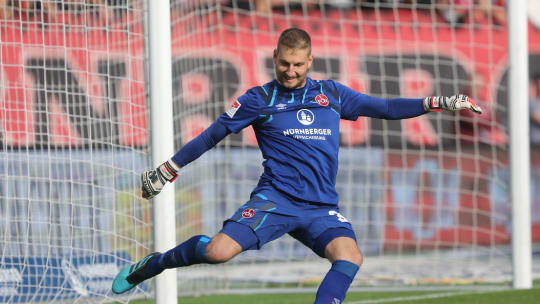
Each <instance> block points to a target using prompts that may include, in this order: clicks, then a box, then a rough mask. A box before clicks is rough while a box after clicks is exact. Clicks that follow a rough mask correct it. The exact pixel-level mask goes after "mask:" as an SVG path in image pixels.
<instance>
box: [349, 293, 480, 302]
mask: <svg viewBox="0 0 540 304" xmlns="http://www.w3.org/2000/svg"><path fill="white" fill-rule="evenodd" d="M473 293H476V292H474V291H472V292H471V291H462V292H445V293H435V294H428V295H420V296H409V297H397V298H386V299H377V300H362V301H355V302H346V303H345V304H376V303H391V302H404V301H415V300H424V299H437V298H445V297H452V296H460V295H466V294H473Z"/></svg>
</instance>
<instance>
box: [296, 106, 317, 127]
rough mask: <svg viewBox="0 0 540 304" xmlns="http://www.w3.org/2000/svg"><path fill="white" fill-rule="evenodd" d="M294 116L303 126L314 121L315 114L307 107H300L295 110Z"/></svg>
mask: <svg viewBox="0 0 540 304" xmlns="http://www.w3.org/2000/svg"><path fill="white" fill-rule="evenodd" d="M296 118H297V119H298V121H299V122H300V123H301V124H303V125H304V126H309V125H310V124H312V123H313V122H314V121H315V115H313V112H311V111H310V110H308V109H302V110H299V111H298V112H296Z"/></svg>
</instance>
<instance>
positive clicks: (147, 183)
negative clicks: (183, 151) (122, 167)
mask: <svg viewBox="0 0 540 304" xmlns="http://www.w3.org/2000/svg"><path fill="white" fill-rule="evenodd" d="M179 170H180V168H179V167H178V166H177V165H176V164H175V163H174V162H173V161H172V160H168V161H166V162H164V163H163V164H161V165H160V166H159V167H157V168H156V169H155V170H148V171H145V172H143V174H142V175H141V182H142V197H144V198H146V199H151V198H153V197H154V196H156V195H158V194H159V193H160V192H161V190H162V189H163V186H165V183H166V182H170V183H172V182H173V181H174V180H175V179H176V178H177V177H178V171H179Z"/></svg>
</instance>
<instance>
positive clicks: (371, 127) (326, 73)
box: [0, 10, 540, 147]
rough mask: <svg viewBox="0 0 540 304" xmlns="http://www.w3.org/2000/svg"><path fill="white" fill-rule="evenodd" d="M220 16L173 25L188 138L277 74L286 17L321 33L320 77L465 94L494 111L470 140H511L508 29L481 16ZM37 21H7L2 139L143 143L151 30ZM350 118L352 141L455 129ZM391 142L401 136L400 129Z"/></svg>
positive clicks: (365, 88)
mask: <svg viewBox="0 0 540 304" xmlns="http://www.w3.org/2000/svg"><path fill="white" fill-rule="evenodd" d="M217 17H218V15H217V14H209V15H206V16H204V17H195V16H194V17H193V18H192V19H189V18H185V17H183V19H181V20H182V22H176V23H174V27H173V29H172V33H173V36H172V37H173V73H174V74H173V78H174V80H173V81H174V83H173V88H174V98H175V110H176V111H179V110H189V111H187V112H189V113H190V114H189V115H184V116H182V118H183V119H182V121H181V122H178V125H177V126H176V129H177V130H181V134H182V142H185V141H187V140H189V139H190V138H192V137H193V136H195V135H196V134H198V133H199V132H200V131H201V130H202V129H204V128H205V127H206V126H207V125H208V124H210V123H211V121H213V120H214V119H215V118H216V117H217V116H218V115H219V114H221V112H222V111H223V109H224V108H225V106H226V105H228V104H230V103H231V102H232V101H234V99H235V98H236V97H237V96H239V95H240V94H242V93H243V92H244V91H245V90H246V89H248V88H250V87H252V86H254V85H258V84H260V83H263V82H266V81H269V80H270V79H271V78H272V77H273V68H272V65H273V63H272V61H271V55H272V50H273V48H274V47H275V43H276V39H277V35H278V34H279V33H280V31H281V30H283V29H285V28H287V27H289V26H301V27H304V28H306V29H307V30H308V31H309V32H310V34H311V35H312V38H313V54H314V56H315V62H314V65H313V67H312V71H311V76H312V77H313V78H332V79H335V80H337V81H340V82H342V83H344V84H347V85H349V86H350V87H352V88H353V89H356V90H358V91H361V92H366V93H369V94H372V95H377V96H388V97H393V96H403V97H418V96H426V95H431V94H440V95H452V94H455V93H457V92H463V93H468V94H470V95H473V96H474V97H475V98H476V99H477V100H478V101H479V102H481V103H482V104H483V106H484V108H486V109H487V111H486V112H487V113H485V114H483V115H482V116H481V117H480V118H479V119H473V118H472V117H467V116H465V117H462V122H463V123H462V124H463V126H464V127H463V128H460V130H459V131H458V132H459V133H460V135H463V137H462V138H464V139H465V141H470V140H480V141H481V142H487V143H489V144H505V143H506V135H505V134H504V132H502V131H501V129H499V128H498V127H497V126H498V125H500V124H504V122H505V121H506V112H501V113H497V112H496V111H494V110H491V109H494V108H495V107H494V105H495V104H498V105H501V106H503V107H502V109H504V105H505V104H506V103H507V101H506V77H507V66H506V65H507V31H506V29H495V27H493V26H488V25H487V24H476V25H475V26H468V25H465V26H464V27H463V28H460V29H455V30H452V29H450V28H449V26H448V25H447V24H446V23H444V21H442V20H439V19H436V20H433V18H432V16H431V15H430V14H418V13H414V12H412V11H408V10H403V11H400V12H399V13H393V12H383V13H381V14H372V13H365V14H364V15H356V13H354V12H351V13H350V14H348V15H344V16H341V15H340V16H339V18H338V16H328V17H326V18H323V17H321V16H319V15H318V14H317V13H313V15H312V16H311V18H309V19H306V18H304V17H303V16H295V15H292V16H288V17H285V16H279V15H274V16H273V17H272V18H263V17H260V16H256V15H251V14H249V13H247V14H225V15H223V18H222V19H218V18H217ZM397 21H399V26H396V24H397V23H396V22H397ZM38 25H39V24H36V23H23V22H20V21H9V20H3V22H2V24H1V26H2V27H1V38H2V45H1V70H0V79H1V84H2V86H1V87H0V90H1V91H0V96H3V107H2V109H1V112H0V115H1V116H0V119H2V121H3V127H2V140H3V141H4V143H5V144H6V145H8V146H15V147H40V146H47V147H48V146H86V145H90V144H95V143H96V142H98V143H99V142H107V141H111V138H113V139H114V140H113V141H114V142H113V144H116V145H123V146H132V145H134V146H145V145H146V144H147V142H148V139H147V136H148V134H147V132H146V129H147V121H146V92H145V77H144V75H145V72H144V64H145V59H144V41H143V35H142V32H143V28H142V27H141V26H133V25H130V26H129V27H126V28H112V29H109V30H105V28H104V27H99V26H96V27H84V26H77V24H72V25H66V26H59V25H58V24H57V25H51V26H48V27H45V28H44V27H39V26H38ZM529 33H530V34H529V36H530V37H529V40H530V60H529V62H530V64H531V73H538V72H540V65H539V64H538V62H540V33H539V30H538V29H535V28H534V27H533V26H530V27H529ZM499 108H501V107H499ZM499 114H501V115H499ZM430 122H431V123H430ZM472 124H476V125H477V126H478V128H474V127H473V125H472ZM342 127H343V128H342V135H343V136H342V144H344V145H361V144H364V143H366V142H369V143H370V144H372V145H378V144H382V142H383V140H384V139H383V138H382V135H381V134H382V133H381V132H380V131H383V130H384V131H386V132H398V133H400V132H402V131H404V130H405V131H407V132H403V136H404V137H405V138H406V140H407V142H408V143H409V144H410V145H411V146H413V147H414V146H436V145H437V142H438V141H439V140H441V138H439V136H438V134H441V133H453V132H455V131H456V130H455V124H454V122H452V121H450V120H448V121H447V120H445V119H443V120H439V123H435V121H434V120H431V121H430V118H428V116H424V117H419V118H416V119H410V120H405V121H402V122H388V123H387V124H386V126H385V127H383V126H382V124H381V122H380V121H368V120H367V119H364V118H362V119H359V121H357V122H344V123H343V126H342ZM473 130H479V132H483V133H482V134H475V133H474V131H473ZM245 133H246V134H245V135H244V136H243V141H244V142H245V143H247V144H249V145H256V142H255V139H254V136H253V134H251V133H250V132H249V131H248V132H245ZM479 135H480V136H479ZM471 136H473V137H471ZM474 136H476V137H474ZM398 137H399V136H398ZM442 140H444V139H442ZM389 142H390V143H395V144H397V145H398V146H399V145H401V139H392V138H390V140H389Z"/></svg>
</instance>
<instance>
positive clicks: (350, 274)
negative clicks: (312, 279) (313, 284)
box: [315, 228, 362, 304]
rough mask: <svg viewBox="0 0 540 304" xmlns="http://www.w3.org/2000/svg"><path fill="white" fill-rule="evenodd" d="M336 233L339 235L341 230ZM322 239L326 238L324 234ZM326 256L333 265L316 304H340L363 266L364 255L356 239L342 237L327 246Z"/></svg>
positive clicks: (320, 289)
mask: <svg viewBox="0 0 540 304" xmlns="http://www.w3.org/2000/svg"><path fill="white" fill-rule="evenodd" d="M338 229H339V228H338ZM330 231H332V230H330ZM334 231H335V232H336V231H337V232H338V233H339V230H334ZM335 232H334V233H335ZM351 232H352V231H351ZM331 234H333V233H332V232H330V233H326V235H328V236H327V237H330V236H331ZM322 237H323V238H324V237H325V234H324V233H323V236H322ZM324 256H325V257H326V258H327V259H328V260H329V261H330V263H332V267H331V268H330V270H329V271H328V273H327V274H326V276H325V277H324V279H323V281H322V283H321V285H320V286H319V289H318V290H317V296H316V298H315V304H339V303H341V302H343V300H345V295H346V294H347V290H348V289H349V286H350V285H351V283H352V281H353V279H354V276H355V275H356V272H357V271H358V269H359V268H360V266H361V265H362V253H360V250H359V249H358V246H357V245H356V241H355V239H353V238H351V237H348V236H340V237H336V238H334V239H332V240H331V241H330V242H329V243H328V245H326V246H325V249H324Z"/></svg>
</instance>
